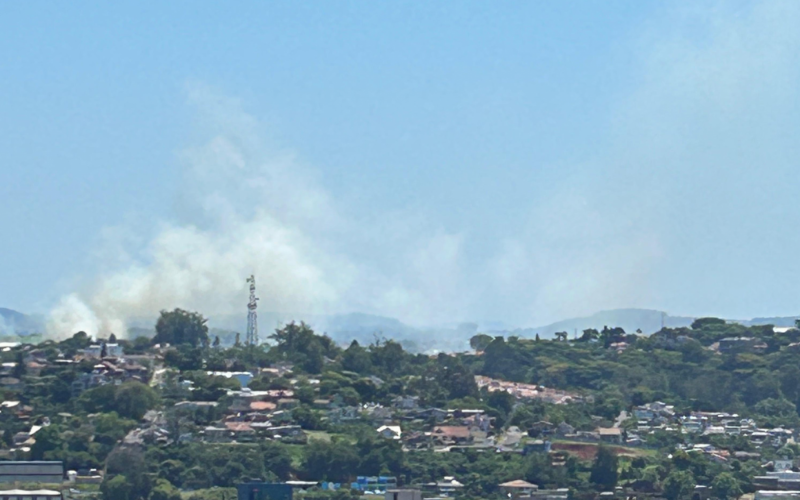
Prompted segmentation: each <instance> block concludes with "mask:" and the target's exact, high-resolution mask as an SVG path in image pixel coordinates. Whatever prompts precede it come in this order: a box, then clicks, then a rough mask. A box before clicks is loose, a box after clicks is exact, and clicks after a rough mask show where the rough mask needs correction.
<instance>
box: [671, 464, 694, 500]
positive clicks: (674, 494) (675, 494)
mask: <svg viewBox="0 0 800 500" xmlns="http://www.w3.org/2000/svg"><path fill="white" fill-rule="evenodd" d="M694 486H695V481H694V476H693V475H692V473H691V472H689V471H688V470H674V471H672V472H670V473H669V475H668V476H667V478H666V479H665V480H664V497H666V498H667V500H679V499H681V498H689V496H691V494H692V493H693V492H694Z"/></svg>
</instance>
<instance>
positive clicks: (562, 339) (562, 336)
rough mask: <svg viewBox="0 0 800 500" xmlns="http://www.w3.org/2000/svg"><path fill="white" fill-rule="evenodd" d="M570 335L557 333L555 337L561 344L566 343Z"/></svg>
mask: <svg viewBox="0 0 800 500" xmlns="http://www.w3.org/2000/svg"><path fill="white" fill-rule="evenodd" d="M568 336H569V334H568V333H567V332H556V333H555V337H556V340H558V341H559V342H566V341H567V337H568Z"/></svg>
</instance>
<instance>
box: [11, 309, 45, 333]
mask: <svg viewBox="0 0 800 500" xmlns="http://www.w3.org/2000/svg"><path fill="white" fill-rule="evenodd" d="M43 331H44V320H43V319H42V318H41V317H39V316H35V315H29V314H23V313H21V312H19V311H15V310H13V309H6V308H3V307H0V335H3V336H14V335H32V334H34V333H41V332H43Z"/></svg>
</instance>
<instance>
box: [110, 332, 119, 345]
mask: <svg viewBox="0 0 800 500" xmlns="http://www.w3.org/2000/svg"><path fill="white" fill-rule="evenodd" d="M108 343H109V344H116V343H117V336H116V335H114V334H113V333H112V334H111V335H109V336H108Z"/></svg>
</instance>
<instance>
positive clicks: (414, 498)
mask: <svg viewBox="0 0 800 500" xmlns="http://www.w3.org/2000/svg"><path fill="white" fill-rule="evenodd" d="M383 498H384V500H422V492H421V491H420V490H386V493H385V494H384V496H383Z"/></svg>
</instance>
